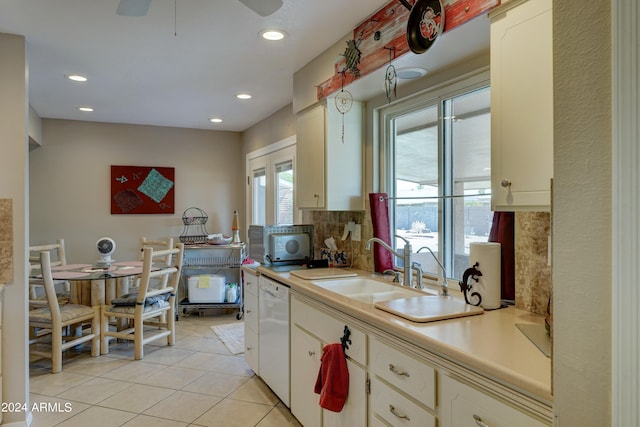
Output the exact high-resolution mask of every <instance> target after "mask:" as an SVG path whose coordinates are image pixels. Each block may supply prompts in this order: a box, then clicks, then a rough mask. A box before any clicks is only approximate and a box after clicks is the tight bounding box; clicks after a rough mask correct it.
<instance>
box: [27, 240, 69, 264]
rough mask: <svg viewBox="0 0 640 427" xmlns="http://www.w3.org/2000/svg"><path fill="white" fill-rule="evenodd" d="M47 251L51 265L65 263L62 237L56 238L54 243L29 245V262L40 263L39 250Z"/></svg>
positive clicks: (65, 255)
mask: <svg viewBox="0 0 640 427" xmlns="http://www.w3.org/2000/svg"><path fill="white" fill-rule="evenodd" d="M42 251H48V252H49V253H50V255H49V259H50V264H51V266H52V267H56V266H59V265H67V254H66V251H65V249H64V239H58V240H56V243H49V244H46V245H34V246H29V263H30V264H32V265H33V264H36V265H39V264H40V252H42Z"/></svg>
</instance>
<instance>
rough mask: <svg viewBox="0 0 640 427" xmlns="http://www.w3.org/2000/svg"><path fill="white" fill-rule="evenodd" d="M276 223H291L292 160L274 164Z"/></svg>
mask: <svg viewBox="0 0 640 427" xmlns="http://www.w3.org/2000/svg"><path fill="white" fill-rule="evenodd" d="M276 183H277V185H276V223H277V224H293V162H292V161H288V162H284V163H279V164H277V165H276Z"/></svg>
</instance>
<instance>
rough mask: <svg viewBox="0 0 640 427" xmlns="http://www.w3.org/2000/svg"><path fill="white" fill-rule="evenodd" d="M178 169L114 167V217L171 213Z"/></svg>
mask: <svg viewBox="0 0 640 427" xmlns="http://www.w3.org/2000/svg"><path fill="white" fill-rule="evenodd" d="M174 198H175V168H164V167H151V166H111V213H112V214H172V213H174Z"/></svg>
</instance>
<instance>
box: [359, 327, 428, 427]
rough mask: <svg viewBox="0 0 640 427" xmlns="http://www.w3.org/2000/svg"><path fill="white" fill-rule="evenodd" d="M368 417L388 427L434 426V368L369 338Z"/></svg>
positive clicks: (388, 345) (386, 344)
mask: <svg viewBox="0 0 640 427" xmlns="http://www.w3.org/2000/svg"><path fill="white" fill-rule="evenodd" d="M369 372H370V375H371V397H370V399H371V405H370V410H371V419H372V420H373V419H382V420H384V421H385V422H386V423H387V424H389V425H391V426H425V427H427V426H428V427H434V426H435V425H436V417H435V415H433V413H432V412H433V411H435V407H436V370H435V369H434V368H433V367H432V366H430V365H429V364H427V363H425V362H424V361H422V360H419V359H417V358H415V357H413V356H411V355H409V354H407V353H405V352H403V351H401V350H399V349H398V348H396V347H395V346H393V345H392V344H391V343H386V342H383V341H382V340H380V339H378V338H376V337H373V336H371V337H369Z"/></svg>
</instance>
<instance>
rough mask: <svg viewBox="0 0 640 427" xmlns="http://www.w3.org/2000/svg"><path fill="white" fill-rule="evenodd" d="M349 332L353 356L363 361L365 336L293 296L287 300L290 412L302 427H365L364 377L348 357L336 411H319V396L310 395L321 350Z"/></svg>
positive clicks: (361, 371) (358, 367) (360, 367)
mask: <svg viewBox="0 0 640 427" xmlns="http://www.w3.org/2000/svg"><path fill="white" fill-rule="evenodd" d="M345 326H347V327H348V328H349V330H350V331H351V336H350V339H351V345H350V349H351V350H353V353H354V354H353V356H354V357H362V360H363V361H365V360H366V354H365V353H364V352H365V351H366V339H367V337H366V335H365V334H363V333H362V332H361V331H358V330H357V329H355V328H353V327H352V326H351V325H349V324H345V322H340V321H339V320H337V319H336V318H334V317H332V316H330V315H328V314H327V313H324V312H322V311H321V310H317V309H316V308H314V307H311V306H309V305H307V304H305V303H304V302H302V301H300V300H299V299H298V298H296V297H295V296H292V297H291V413H292V414H293V415H294V416H295V417H296V418H297V419H298V421H300V423H301V424H302V425H303V426H305V427H316V426H317V427H320V426H322V427H365V426H367V391H366V387H367V374H366V371H365V369H364V368H363V367H362V366H360V365H359V363H357V362H355V361H354V360H353V359H352V358H351V357H350V350H347V356H348V358H347V367H348V369H349V394H348V397H347V401H346V403H345V405H344V407H343V408H342V411H340V412H332V411H328V410H326V409H323V408H321V407H320V405H319V403H318V402H319V398H320V396H319V395H318V394H316V393H315V392H314V387H315V383H316V379H317V378H318V371H319V370H320V358H321V357H322V348H323V347H324V346H325V345H327V344H331V343H334V342H340V341H339V340H340V338H341V337H342V336H343V334H344V327H345Z"/></svg>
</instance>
